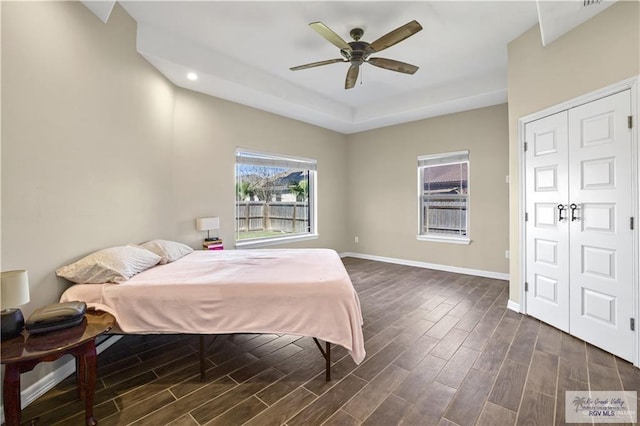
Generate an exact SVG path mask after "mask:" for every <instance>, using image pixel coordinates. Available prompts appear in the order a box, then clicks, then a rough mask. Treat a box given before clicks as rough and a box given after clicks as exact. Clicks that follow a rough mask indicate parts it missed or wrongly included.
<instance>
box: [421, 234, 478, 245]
mask: <svg viewBox="0 0 640 426" xmlns="http://www.w3.org/2000/svg"><path fill="white" fill-rule="evenodd" d="M416 238H417V239H418V241H433V242H436V243H449V244H471V238H469V237H436V236H433V235H417V236H416Z"/></svg>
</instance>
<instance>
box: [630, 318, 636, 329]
mask: <svg viewBox="0 0 640 426" xmlns="http://www.w3.org/2000/svg"><path fill="white" fill-rule="evenodd" d="M629 327H630V328H631V331H635V330H636V319H635V318H629Z"/></svg>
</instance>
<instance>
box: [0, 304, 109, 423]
mask: <svg viewBox="0 0 640 426" xmlns="http://www.w3.org/2000/svg"><path fill="white" fill-rule="evenodd" d="M114 323H115V318H114V317H113V315H111V314H108V313H106V312H100V311H87V313H86V314H85V318H84V320H83V321H82V323H81V324H79V325H76V326H74V327H70V328H65V329H62V330H56V331H51V332H47V333H39V334H29V333H27V332H26V331H23V332H22V334H21V335H20V336H17V337H14V338H13V339H10V340H6V341H4V342H2V348H1V351H0V352H1V353H2V355H1V361H2V364H5V366H6V367H5V374H4V386H3V388H4V389H3V402H4V413H5V424H6V426H19V425H20V410H21V407H20V374H21V373H24V372H27V371H31V370H33V368H34V367H35V366H36V365H37V364H39V363H40V362H51V361H55V360H56V359H58V358H60V357H62V356H64V355H67V354H70V355H73V356H74V358H75V360H76V381H77V383H78V394H79V396H80V399H81V400H84V401H85V422H86V424H87V425H91V426H93V425H96V424H97V421H96V419H95V418H94V417H93V397H94V393H95V389H96V357H97V355H96V337H98V336H99V335H101V334H102V333H106V332H107V331H109V330H110V329H111V327H113V324H114Z"/></svg>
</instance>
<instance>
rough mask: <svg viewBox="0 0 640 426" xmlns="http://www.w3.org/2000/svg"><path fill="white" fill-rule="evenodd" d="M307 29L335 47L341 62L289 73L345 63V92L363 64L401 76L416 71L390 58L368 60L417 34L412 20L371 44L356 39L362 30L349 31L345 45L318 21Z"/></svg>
mask: <svg viewBox="0 0 640 426" xmlns="http://www.w3.org/2000/svg"><path fill="white" fill-rule="evenodd" d="M309 26H310V27H311V28H313V29H314V30H315V31H316V32H317V33H318V34H320V35H321V36H322V37H324V38H325V39H326V40H327V41H328V42H330V43H331V44H333V45H334V46H336V47H337V48H339V49H340V54H341V55H342V57H343V58H344V59H342V58H337V59H328V60H325V61H318V62H312V63H309V64H304V65H298V66H295V67H291V68H289V69H290V70H291V71H299V70H304V69H307V68H314V67H319V66H322V65H329V64H335V63H338V62H349V63H350V64H351V66H350V67H349V70H348V71H347V78H346V80H345V82H344V88H345V89H352V88H353V87H354V86H355V84H356V81H357V80H358V74H359V72H360V65H362V64H364V63H368V64H371V65H374V66H376V67H379V68H384V69H386V70H390V71H395V72H400V73H404V74H414V73H415V72H416V71H418V67H417V66H415V65H411V64H407V63H404V62H400V61H396V60H394V59H387V58H369V56H370V55H371V54H374V53H378V52H380V51H382V50H384V49H387V48H389V47H391V46H393V45H395V44H397V43H400V42H401V41H402V40H404V39H406V38H408V37H411V36H412V35H414V34H415V33H417V32H418V31H420V30H422V26H421V25H420V24H419V23H418V21H415V20H414V21H411V22H409V23H406V24H404V25H402V26H401V27H398V28H396V29H395V30H393V31H391V32H389V33H387V34H385V35H383V36H382V37H380V38H379V39H377V40H376V41H374V42H372V43H367V42H366V41H360V39H361V38H362V36H363V35H364V30H363V29H362V28H354V29H352V30H351V31H350V33H349V35H350V36H351V38H352V39H353V40H354V41H351V42H349V43H347V42H346V41H344V40H343V39H342V37H340V36H339V35H338V34H336V33H335V32H334V31H333V30H332V29H331V28H329V27H327V26H326V25H325V24H323V23H322V22H312V23H310V24H309Z"/></svg>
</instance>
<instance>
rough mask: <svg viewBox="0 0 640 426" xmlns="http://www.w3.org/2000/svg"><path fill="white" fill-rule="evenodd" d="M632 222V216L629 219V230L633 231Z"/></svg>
mask: <svg viewBox="0 0 640 426" xmlns="http://www.w3.org/2000/svg"><path fill="white" fill-rule="evenodd" d="M633 222H634V220H633V216H631V217H630V218H629V229H631V230H633V227H634V226H633V225H634V223H633Z"/></svg>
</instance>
